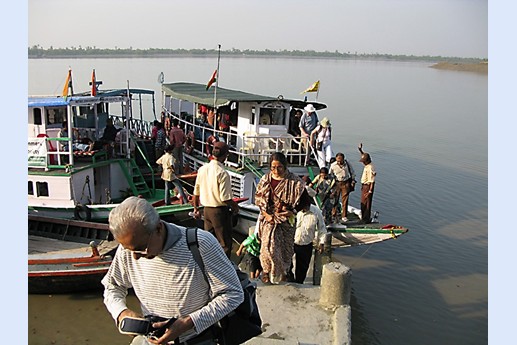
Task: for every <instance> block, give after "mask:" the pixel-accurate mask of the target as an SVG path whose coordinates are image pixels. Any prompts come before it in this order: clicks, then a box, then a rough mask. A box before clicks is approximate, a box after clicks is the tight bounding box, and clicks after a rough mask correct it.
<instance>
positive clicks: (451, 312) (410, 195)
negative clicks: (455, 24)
mask: <svg viewBox="0 0 517 345" xmlns="http://www.w3.org/2000/svg"><path fill="white" fill-rule="evenodd" d="M215 65H216V61H213V60H212V59H111V60H109V59H84V60H30V61H29V94H49V93H56V92H57V93H59V92H60V90H61V89H62V86H63V83H64V79H65V77H66V73H67V71H68V67H69V66H71V67H72V69H73V73H74V80H75V83H76V84H74V88H75V89H77V90H86V88H87V86H88V81H89V78H90V75H91V70H92V68H95V69H96V75H97V78H98V79H99V80H103V82H104V84H103V87H105V88H121V87H125V86H126V82H127V80H130V84H131V87H141V88H151V89H155V90H156V92H157V95H158V96H157V98H158V101H157V106H160V105H161V102H160V96H159V95H160V85H159V83H158V81H157V78H158V75H159V73H160V72H162V71H163V72H164V74H165V81H166V82H173V81H192V82H199V83H206V81H207V80H208V79H209V77H210V75H211V72H212V71H213V69H214V68H215ZM220 72H221V75H220V83H221V84H220V86H222V87H227V88H232V89H242V90H245V91H249V92H255V93H259V94H265V95H270V96H273V95H279V94H282V95H283V96H284V97H300V95H299V93H300V92H301V91H302V90H304V89H305V88H306V87H308V86H309V85H310V84H312V83H313V82H314V81H316V80H318V79H319V80H321V89H320V93H319V99H318V100H319V101H321V102H324V103H327V105H328V109H326V110H324V111H322V112H321V113H320V118H322V117H323V116H327V117H329V119H330V120H331V122H332V123H333V127H334V129H338V130H335V131H334V135H333V146H334V149H335V151H336V152H337V151H342V152H344V153H345V154H346V155H347V156H348V157H349V158H350V159H351V162H352V164H353V166H354V168H355V170H356V171H361V165H360V164H359V162H358V160H359V154H358V151H357V144H358V143H359V142H363V143H364V146H365V150H366V151H368V152H370V154H371V155H372V159H373V162H374V164H375V166H376V169H377V171H378V185H377V186H376V192H375V196H374V200H373V205H374V209H376V210H379V211H380V220H381V221H382V222H385V223H393V224H400V225H404V226H407V227H408V228H409V229H410V232H409V233H407V234H406V235H404V236H402V237H400V238H399V239H398V240H396V241H395V240H392V241H387V242H384V243H380V244H376V245H372V246H365V247H357V248H351V249H344V250H343V249H341V250H338V251H336V252H335V253H334V257H335V258H336V259H337V260H339V261H341V262H343V263H345V264H347V265H348V266H349V267H351V268H352V280H353V283H352V341H353V343H354V344H355V345H357V344H361V345H362V344H365V345H366V344H419V345H420V344H441V345H456V344H469V345H471V344H473V345H475V344H486V343H487V342H488V211H487V210H488V197H487V191H488V169H487V161H488V133H487V127H486V125H487V121H488V115H487V114H488V96H487V94H488V78H487V76H484V75H478V74H471V73H466V72H453V71H440V70H435V69H431V68H428V65H427V64H425V63H399V62H379V61H376V62H371V61H335V60H302V59H294V60H290V59H224V60H222V61H221V69H220ZM308 96H309V99H310V100H312V99H314V97H315V95H314V94H309V95H308ZM358 202H359V195H358V193H357V192H354V193H353V195H352V197H351V203H352V204H353V205H358ZM130 300H131V303H136V301H135V300H134V297H131V298H130ZM27 319H28V332H29V344H127V343H128V342H129V339H128V338H126V337H125V336H121V335H119V334H118V333H117V331H116V329H115V326H114V323H113V321H112V320H111V318H110V316H109V314H108V313H107V311H106V309H105V308H104V306H103V304H102V292H98V293H96V294H74V295H62V296H52V297H49V296H38V295H29V296H28V318H27Z"/></svg>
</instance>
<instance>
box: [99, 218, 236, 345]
mask: <svg viewBox="0 0 517 345" xmlns="http://www.w3.org/2000/svg"><path fill="white" fill-rule="evenodd" d="M165 225H166V228H167V231H168V235H167V241H166V243H165V246H164V250H163V251H162V253H161V254H159V255H158V256H157V257H155V258H153V259H146V258H141V259H139V260H135V259H133V256H132V253H131V251H129V250H125V249H124V248H122V246H119V248H118V250H117V253H116V254H115V257H114V259H113V263H112V264H111V266H110V268H109V271H108V273H107V274H106V276H105V277H104V278H103V279H102V284H103V285H104V288H105V289H104V304H105V305H106V308H107V309H108V311H109V312H110V313H111V315H112V317H113V318H114V319H115V321H116V320H117V317H118V315H119V314H120V313H121V312H122V311H123V310H124V309H126V308H127V306H126V296H127V290H128V289H129V288H133V289H134V291H135V294H136V296H137V298H138V300H139V301H140V303H141V307H142V313H143V314H144V315H148V314H152V315H157V316H161V317H165V318H171V317H175V318H179V317H182V316H186V315H190V317H191V318H192V321H193V322H194V330H191V331H188V332H185V333H184V334H183V335H182V337H181V338H180V340H181V341H185V340H187V339H189V338H191V337H192V336H194V335H196V333H197V334H199V333H201V332H202V331H203V330H205V329H207V328H208V327H210V326H211V325H212V324H214V323H216V322H217V321H218V320H220V319H221V318H222V317H223V316H225V315H227V314H228V313H229V312H230V311H232V310H234V309H235V308H236V307H237V306H238V305H239V304H240V303H241V302H242V301H243V298H244V297H243V292H242V287H241V285H240V282H239V279H238V277H237V274H236V272H235V269H234V268H233V266H232V264H231V262H230V260H229V259H228V257H227V256H226V255H225V254H224V252H223V250H222V248H221V246H220V244H219V243H218V242H217V240H216V238H215V237H214V236H213V235H212V234H210V233H209V232H207V231H204V230H201V229H199V230H198V242H199V250H200V252H201V257H202V258H203V262H204V264H205V271H206V273H207V275H208V280H209V282H210V286H208V284H207V283H206V281H205V278H204V277H203V272H202V271H201V268H199V266H198V265H197V263H196V262H195V260H194V257H193V256H192V253H191V252H190V250H189V249H188V247H187V241H186V237H185V228H184V227H180V226H177V225H175V224H170V223H165Z"/></svg>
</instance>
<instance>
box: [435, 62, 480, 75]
mask: <svg viewBox="0 0 517 345" xmlns="http://www.w3.org/2000/svg"><path fill="white" fill-rule="evenodd" d="M430 67H431V68H436V69H446V70H451V71H465V72H475V73H483V74H488V62H480V63H451V62H438V63H436V64H434V65H432V66H430Z"/></svg>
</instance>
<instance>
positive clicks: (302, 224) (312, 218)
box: [288, 194, 327, 284]
mask: <svg viewBox="0 0 517 345" xmlns="http://www.w3.org/2000/svg"><path fill="white" fill-rule="evenodd" d="M307 197H308V196H306V194H303V195H302V198H307ZM303 205H304V207H303V208H302V209H301V210H300V212H298V213H297V214H296V231H295V233H294V261H295V262H296V265H294V264H293V263H291V267H290V268H289V273H288V281H292V282H295V283H298V284H303V282H304V281H305V278H306V277H307V271H308V270H309V264H310V262H311V257H312V250H313V248H315V249H316V250H317V251H318V252H319V253H320V254H321V253H323V245H324V244H325V235H326V233H327V227H326V226H325V222H324V220H323V214H322V213H321V211H320V209H319V208H318V206H316V205H312V204H311V203H310V200H307V201H304V202H303ZM293 268H294V269H295V270H294V274H293Z"/></svg>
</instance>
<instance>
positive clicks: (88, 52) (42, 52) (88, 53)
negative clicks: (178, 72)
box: [28, 45, 486, 63]
mask: <svg viewBox="0 0 517 345" xmlns="http://www.w3.org/2000/svg"><path fill="white" fill-rule="evenodd" d="M218 53H219V51H218V50H217V49H167V48H148V49H133V48H132V47H129V48H118V47H115V48H114V49H112V48H107V49H106V48H96V47H89V46H88V47H81V46H79V47H67V48H54V47H52V46H50V47H49V48H48V49H45V48H43V47H41V46H39V45H34V46H32V47H29V48H28V57H29V59H31V58H32V59H45V58H66V57H73V58H81V57H84V58H88V57H110V58H116V57H139V58H145V57H177V56H189V57H195V56H200V57H201V56H211V55H214V54H215V55H217V54H218ZM220 53H221V55H223V56H232V57H244V56H252V57H253V56H259V57H300V58H309V57H314V58H333V59H383V60H397V61H436V62H440V61H447V62H455V63H478V62H481V61H486V59H482V58H461V57H444V56H429V55H425V56H415V55H393V54H379V53H375V54H371V53H357V52H354V53H351V52H346V53H344V52H339V51H337V50H336V51H334V52H329V51H324V52H319V51H315V50H304V51H302V50H286V49H284V50H278V51H277V50H269V49H265V50H250V49H245V50H240V49H236V48H232V49H229V50H221V51H220Z"/></svg>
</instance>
